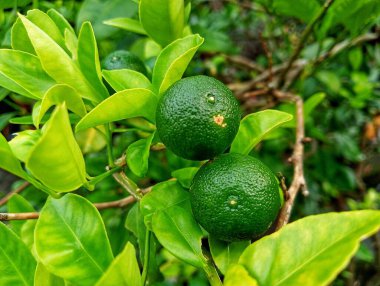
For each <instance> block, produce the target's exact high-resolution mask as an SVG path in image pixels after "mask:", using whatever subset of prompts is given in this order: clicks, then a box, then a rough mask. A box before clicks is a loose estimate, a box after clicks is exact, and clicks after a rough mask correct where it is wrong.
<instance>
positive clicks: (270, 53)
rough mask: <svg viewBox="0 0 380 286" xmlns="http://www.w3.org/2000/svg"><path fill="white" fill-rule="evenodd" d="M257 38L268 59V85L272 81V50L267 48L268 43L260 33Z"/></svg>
mask: <svg viewBox="0 0 380 286" xmlns="http://www.w3.org/2000/svg"><path fill="white" fill-rule="evenodd" d="M259 39H260V43H261V46H262V48H263V50H264V52H265V55H266V57H267V59H268V72H269V78H268V82H269V85H270V84H271V83H272V81H273V71H272V68H273V58H272V52H271V51H270V50H269V48H268V44H267V42H266V41H265V40H264V38H263V34H262V33H259Z"/></svg>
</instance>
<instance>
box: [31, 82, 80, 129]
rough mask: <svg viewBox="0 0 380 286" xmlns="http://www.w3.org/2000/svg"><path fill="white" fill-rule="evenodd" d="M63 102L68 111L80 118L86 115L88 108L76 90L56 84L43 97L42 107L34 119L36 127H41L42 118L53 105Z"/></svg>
mask: <svg viewBox="0 0 380 286" xmlns="http://www.w3.org/2000/svg"><path fill="white" fill-rule="evenodd" d="M63 102H65V103H66V106H67V109H69V110H71V111H72V112H74V113H75V114H77V115H79V116H80V117H83V116H85V115H86V113H87V111H86V107H85V105H84V103H83V100H82V98H81V97H80V95H79V94H78V93H77V92H76V90H75V89H73V88H72V87H70V86H68V85H66V84H56V85H54V86H53V87H51V88H50V89H49V90H48V91H47V92H46V94H45V96H44V97H43V99H42V102H41V106H40V107H39V109H38V110H37V111H36V115H35V116H36V117H35V119H34V118H33V119H34V120H33V121H34V125H35V126H36V127H38V126H39V125H40V122H41V120H42V117H43V116H44V115H45V113H46V112H47V111H48V110H49V108H50V107H52V106H53V105H59V104H62V103H63Z"/></svg>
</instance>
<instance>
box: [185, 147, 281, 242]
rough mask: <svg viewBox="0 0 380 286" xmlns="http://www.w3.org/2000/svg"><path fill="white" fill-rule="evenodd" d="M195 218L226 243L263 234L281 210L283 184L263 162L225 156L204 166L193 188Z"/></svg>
mask: <svg viewBox="0 0 380 286" xmlns="http://www.w3.org/2000/svg"><path fill="white" fill-rule="evenodd" d="M190 201H191V206H192V210H193V213H194V217H195V219H196V220H197V221H198V223H199V224H200V225H201V226H202V227H203V228H204V229H205V230H206V231H207V232H209V233H210V234H212V235H213V236H214V237H216V238H218V239H220V240H225V241H236V240H248V239H254V238H258V237H260V236H261V235H263V234H264V233H265V232H266V231H267V230H268V229H269V228H270V226H271V225H272V223H273V222H274V221H275V219H276V217H277V215H278V213H279V211H280V209H281V198H280V193H279V184H278V180H277V179H276V177H275V175H274V174H273V173H272V171H271V170H270V169H269V168H268V167H267V166H266V165H264V164H263V163H262V162H261V161H259V160H258V159H256V158H253V157H251V156H245V155H241V154H224V155H221V156H219V157H218V158H216V159H215V160H213V161H209V162H207V163H206V164H205V165H203V166H202V167H201V168H200V169H199V171H198V172H197V174H196V175H195V177H194V179H193V182H192V185H191V188H190Z"/></svg>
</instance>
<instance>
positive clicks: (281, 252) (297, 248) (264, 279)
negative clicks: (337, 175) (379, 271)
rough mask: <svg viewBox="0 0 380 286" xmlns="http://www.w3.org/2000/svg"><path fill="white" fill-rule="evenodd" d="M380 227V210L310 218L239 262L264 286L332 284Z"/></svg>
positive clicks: (261, 242)
mask: <svg viewBox="0 0 380 286" xmlns="http://www.w3.org/2000/svg"><path fill="white" fill-rule="evenodd" d="M379 228H380V211H370V210H365V211H353V212H342V213H327V214H321V215H315V216H309V217H306V218H304V219H300V220H298V221H296V222H294V223H291V224H289V225H287V226H285V227H284V228H282V229H281V230H280V231H278V232H275V233H273V234H271V235H269V236H266V237H264V238H262V239H260V240H258V241H256V242H255V243H253V244H252V245H251V246H249V247H248V248H247V249H246V250H245V251H244V253H243V254H242V256H241V257H240V260H239V263H240V264H241V265H243V266H244V267H245V268H246V269H247V270H248V272H249V274H250V275H251V276H252V277H255V278H256V280H257V281H258V282H259V284H260V285H273V286H278V285H310V286H312V285H315V286H323V285H329V284H330V283H331V282H332V281H333V280H334V278H335V277H336V276H337V275H338V273H339V272H340V271H342V270H343V269H344V268H345V267H346V265H347V264H348V262H349V261H350V259H351V257H352V256H353V255H354V254H355V252H356V250H357V249H358V247H359V241H360V240H362V239H364V238H365V237H368V236H370V235H371V234H373V233H375V232H376V231H378V229H379ZM300 242H302V247H301V245H300Z"/></svg>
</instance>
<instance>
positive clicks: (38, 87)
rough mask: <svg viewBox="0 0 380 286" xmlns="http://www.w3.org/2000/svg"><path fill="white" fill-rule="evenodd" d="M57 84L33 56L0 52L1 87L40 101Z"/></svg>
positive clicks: (13, 52)
mask: <svg viewBox="0 0 380 286" xmlns="http://www.w3.org/2000/svg"><path fill="white" fill-rule="evenodd" d="M54 84H55V82H54V80H53V79H52V78H50V77H49V76H48V75H47V74H46V72H45V71H44V70H43V68H42V66H41V63H40V61H39V59H38V58H37V57H36V56H33V55H31V54H28V53H25V52H22V51H15V50H0V85H1V86H3V87H5V88H7V89H9V90H11V91H13V92H16V93H18V94H21V95H23V96H26V97H29V98H33V99H38V98H42V97H43V95H44V94H45V92H46V91H47V90H48V89H49V88H50V87H52V86H53V85H54Z"/></svg>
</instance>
